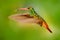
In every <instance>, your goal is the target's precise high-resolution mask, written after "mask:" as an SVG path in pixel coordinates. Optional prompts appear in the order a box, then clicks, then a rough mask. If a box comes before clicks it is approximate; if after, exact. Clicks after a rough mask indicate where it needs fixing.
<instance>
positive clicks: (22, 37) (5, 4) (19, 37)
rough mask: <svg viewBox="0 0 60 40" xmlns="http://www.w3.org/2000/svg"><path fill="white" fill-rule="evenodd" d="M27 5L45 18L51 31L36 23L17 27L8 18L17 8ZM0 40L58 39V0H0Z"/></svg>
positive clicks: (59, 28) (59, 11)
mask: <svg viewBox="0 0 60 40" xmlns="http://www.w3.org/2000/svg"><path fill="white" fill-rule="evenodd" d="M29 6H32V7H33V8H34V9H35V11H36V12H37V13H38V14H39V15H41V16H42V17H43V18H44V19H45V20H46V22H47V23H48V25H49V28H50V29H51V30H52V31H53V33H49V32H48V31H47V30H46V29H45V28H43V27H39V26H38V25H28V26H31V28H18V27H17V25H16V22H12V21H10V20H9V19H8V16H9V15H12V14H14V13H15V11H14V10H16V9H17V8H21V7H29ZM20 26H22V24H21V25H20ZM25 26H26V25H25ZM32 27H33V28H32ZM32 29H33V30H32ZM0 40H60V0H0Z"/></svg>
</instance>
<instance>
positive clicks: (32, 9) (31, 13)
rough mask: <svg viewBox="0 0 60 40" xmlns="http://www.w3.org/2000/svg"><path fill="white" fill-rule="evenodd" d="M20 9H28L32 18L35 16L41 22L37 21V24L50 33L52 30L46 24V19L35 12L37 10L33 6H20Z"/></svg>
mask: <svg viewBox="0 0 60 40" xmlns="http://www.w3.org/2000/svg"><path fill="white" fill-rule="evenodd" d="M20 10H25V11H26V10H28V11H29V12H30V15H31V16H33V17H34V18H37V19H39V20H40V21H41V23H38V24H40V26H43V27H45V28H46V29H47V30H48V31H49V32H50V33H52V31H51V30H50V28H49V26H48V24H47V23H46V21H45V20H44V19H43V18H42V17H41V16H40V15H38V14H37V12H36V11H35V10H34V8H33V7H28V8H20ZM27 15H28V14H27ZM28 16H29V15H28Z"/></svg>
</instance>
